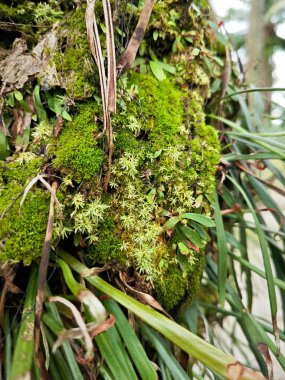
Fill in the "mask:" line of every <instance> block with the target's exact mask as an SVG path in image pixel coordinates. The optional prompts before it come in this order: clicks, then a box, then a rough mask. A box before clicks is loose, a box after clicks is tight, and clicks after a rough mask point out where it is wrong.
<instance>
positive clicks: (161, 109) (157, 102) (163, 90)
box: [128, 74, 184, 152]
mask: <svg viewBox="0 0 285 380" xmlns="http://www.w3.org/2000/svg"><path fill="white" fill-rule="evenodd" d="M131 82H132V83H134V84H135V85H137V86H138V101H139V106H138V105H137V104H136V103H135V102H133V103H132V104H130V105H129V108H128V110H129V112H130V113H132V110H133V108H135V110H134V111H133V112H134V113H135V114H136V115H137V118H139V119H140V120H141V128H142V130H143V131H145V132H146V133H148V139H149V141H150V144H149V145H150V149H151V150H152V151H153V152H155V151H157V150H160V149H163V148H167V147H169V146H173V144H174V145H177V144H179V143H180V142H181V140H182V138H181V136H180V135H179V132H180V127H181V125H182V124H183V113H184V111H183V102H182V93H181V91H180V90H179V89H178V88H176V86H175V85H174V84H173V83H171V82H170V81H169V80H164V81H162V82H160V81H158V80H156V79H155V78H154V77H152V76H151V75H138V74H132V76H131Z"/></svg>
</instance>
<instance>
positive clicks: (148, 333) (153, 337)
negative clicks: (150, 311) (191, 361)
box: [139, 323, 189, 380]
mask: <svg viewBox="0 0 285 380" xmlns="http://www.w3.org/2000/svg"><path fill="white" fill-rule="evenodd" d="M139 326H140V329H141V331H142V333H143V336H144V337H145V338H146V339H147V340H148V341H149V342H150V343H151V344H152V346H153V347H154V348H155V350H156V351H157V353H158V354H159V356H160V357H161V359H162V360H163V361H164V363H165V365H166V366H167V368H168V369H169V371H170V373H171V375H172V376H173V378H174V379H175V380H189V377H188V375H187V373H186V372H185V371H184V369H183V368H182V367H181V365H180V364H179V363H178V361H177V360H176V359H175V357H174V355H173V354H172V353H171V351H170V350H169V349H168V348H167V345H166V344H165V342H164V341H163V339H162V338H161V337H160V336H159V335H158V333H157V332H155V331H154V330H153V329H151V328H150V327H148V326H147V325H145V324H144V323H139Z"/></svg>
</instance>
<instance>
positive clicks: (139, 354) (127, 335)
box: [103, 300, 157, 380]
mask: <svg viewBox="0 0 285 380" xmlns="http://www.w3.org/2000/svg"><path fill="white" fill-rule="evenodd" d="M103 304H104V305H105V307H106V309H107V310H108V311H109V312H110V313H111V314H113V315H114V316H115V318H116V327H117V329H118V331H119V333H120V335H121V337H122V339H123V341H124V343H125V346H126V348H127V350H128V352H129V355H130V357H131V358H132V361H133V363H134V364H135V366H136V368H137V370H138V372H139V374H140V376H141V378H142V379H144V380H154V379H157V374H156V371H155V369H154V367H153V365H152V364H151V362H150V361H149V359H148V357H147V355H146V353H145V350H144V348H143V346H142V344H141V342H140V341H139V339H138V337H137V335H136V333H135V332H134V330H133V329H132V327H131V326H130V324H129V322H128V320H127V318H126V317H125V315H124V313H123V312H122V310H121V309H120V307H119V305H118V304H117V303H116V302H115V301H113V300H107V301H104V302H103Z"/></svg>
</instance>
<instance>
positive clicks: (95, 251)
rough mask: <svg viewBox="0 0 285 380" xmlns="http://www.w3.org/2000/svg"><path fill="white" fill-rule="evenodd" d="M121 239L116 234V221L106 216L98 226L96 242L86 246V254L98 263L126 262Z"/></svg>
mask: <svg viewBox="0 0 285 380" xmlns="http://www.w3.org/2000/svg"><path fill="white" fill-rule="evenodd" d="M121 246H122V240H121V239H120V238H119V237H118V236H117V234H116V223H115V220H114V219H113V218H112V217H109V216H107V217H106V218H104V222H103V223H102V224H101V226H100V227H99V228H98V242H96V243H95V244H93V245H91V246H90V247H89V248H88V256H89V257H91V258H92V260H95V261H96V262H98V263H100V264H106V263H116V264H126V262H127V258H126V256H124V254H123V252H122V250H121Z"/></svg>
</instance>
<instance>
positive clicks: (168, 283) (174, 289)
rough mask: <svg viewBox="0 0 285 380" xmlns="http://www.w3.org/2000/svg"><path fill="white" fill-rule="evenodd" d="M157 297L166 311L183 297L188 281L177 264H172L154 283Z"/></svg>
mask: <svg viewBox="0 0 285 380" xmlns="http://www.w3.org/2000/svg"><path fill="white" fill-rule="evenodd" d="M154 287H155V290H156V294H157V299H158V301H159V302H160V303H161V304H162V305H163V307H164V308H165V309H166V310H167V311H171V310H172V309H173V308H174V307H175V306H177V304H179V303H180V302H181V300H183V298H184V297H185V294H186V291H187V288H188V281H187V277H186V276H182V275H181V270H180V268H179V267H178V266H175V265H172V266H171V267H169V268H168V269H167V271H166V272H165V273H164V274H163V276H162V277H161V278H160V279H159V280H157V281H156V282H155V284H154Z"/></svg>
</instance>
